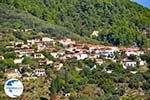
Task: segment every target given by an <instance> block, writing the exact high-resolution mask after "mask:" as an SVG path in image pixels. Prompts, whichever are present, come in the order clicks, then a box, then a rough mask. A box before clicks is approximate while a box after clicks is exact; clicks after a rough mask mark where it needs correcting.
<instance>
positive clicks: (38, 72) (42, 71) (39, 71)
mask: <svg viewBox="0 0 150 100" xmlns="http://www.w3.org/2000/svg"><path fill="white" fill-rule="evenodd" d="M34 75H36V76H44V75H46V72H45V69H43V68H42V69H35V70H34Z"/></svg>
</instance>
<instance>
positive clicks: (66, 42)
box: [0, 37, 146, 79]
mask: <svg viewBox="0 0 150 100" xmlns="http://www.w3.org/2000/svg"><path fill="white" fill-rule="evenodd" d="M6 48H7V49H12V51H10V52H15V53H16V54H17V57H16V58H15V59H13V62H14V64H17V65H18V68H17V69H15V70H13V71H12V70H11V71H10V70H5V71H6V74H7V77H8V78H10V77H23V74H25V75H26V77H28V78H29V79H31V78H37V77H40V76H44V75H46V74H47V72H46V70H45V68H43V67H42V66H47V67H49V66H51V67H52V68H54V69H55V70H57V71H59V70H61V68H63V66H64V63H63V62H65V61H66V60H67V59H72V58H74V59H76V60H84V59H94V60H96V63H97V64H99V65H102V64H104V63H105V60H106V59H109V60H111V61H112V62H116V61H117V60H118V59H117V57H116V55H117V54H122V55H124V56H125V57H126V58H124V59H121V61H120V64H121V65H122V67H123V68H124V69H127V68H128V67H133V68H134V67H136V66H137V65H139V66H145V65H146V62H145V61H143V60H141V59H140V57H139V56H140V55H142V54H144V51H142V50H140V49H139V48H125V47H115V46H104V45H93V44H87V43H81V42H79V41H74V40H71V39H60V40H58V39H51V38H49V37H42V38H41V39H31V40H27V41H24V42H15V41H11V42H10V43H9V44H8V45H7V46H6ZM43 51H44V52H47V53H48V55H49V56H50V57H52V58H54V59H55V60H51V59H49V58H47V57H46V56H45V55H44V54H43ZM131 55H134V56H136V57H138V61H132V60H129V59H128V57H129V56H131ZM25 57H29V58H31V59H33V60H36V61H37V62H36V67H35V68H34V69H33V70H32V71H30V72H28V71H26V72H23V71H22V70H23V68H30V67H33V65H30V64H22V63H23V61H24V59H25ZM0 59H1V60H4V59H5V58H4V57H3V55H1V56H0ZM94 68H97V66H96V64H95V66H93V68H91V70H92V69H94ZM77 70H82V69H80V68H78V69H77ZM105 71H107V73H112V72H113V70H105ZM131 73H133V74H135V73H136V71H131Z"/></svg>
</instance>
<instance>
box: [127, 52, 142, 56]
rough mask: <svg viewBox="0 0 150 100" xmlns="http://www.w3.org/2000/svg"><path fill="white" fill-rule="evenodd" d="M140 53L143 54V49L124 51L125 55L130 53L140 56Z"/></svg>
mask: <svg viewBox="0 0 150 100" xmlns="http://www.w3.org/2000/svg"><path fill="white" fill-rule="evenodd" d="M142 54H144V52H143V51H126V52H125V55H126V56H130V55H135V56H140V55H142Z"/></svg>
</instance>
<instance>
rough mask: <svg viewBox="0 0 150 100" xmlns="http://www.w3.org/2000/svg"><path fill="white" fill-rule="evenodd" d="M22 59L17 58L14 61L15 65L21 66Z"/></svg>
mask: <svg viewBox="0 0 150 100" xmlns="http://www.w3.org/2000/svg"><path fill="white" fill-rule="evenodd" d="M23 59H24V58H17V59H15V60H14V63H15V64H21V63H22V61H23Z"/></svg>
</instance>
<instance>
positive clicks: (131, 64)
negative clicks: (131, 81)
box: [122, 61, 137, 69]
mask: <svg viewBox="0 0 150 100" xmlns="http://www.w3.org/2000/svg"><path fill="white" fill-rule="evenodd" d="M122 65H123V68H124V69H126V68H127V67H136V65H137V62H135V61H123V62H122Z"/></svg>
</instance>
